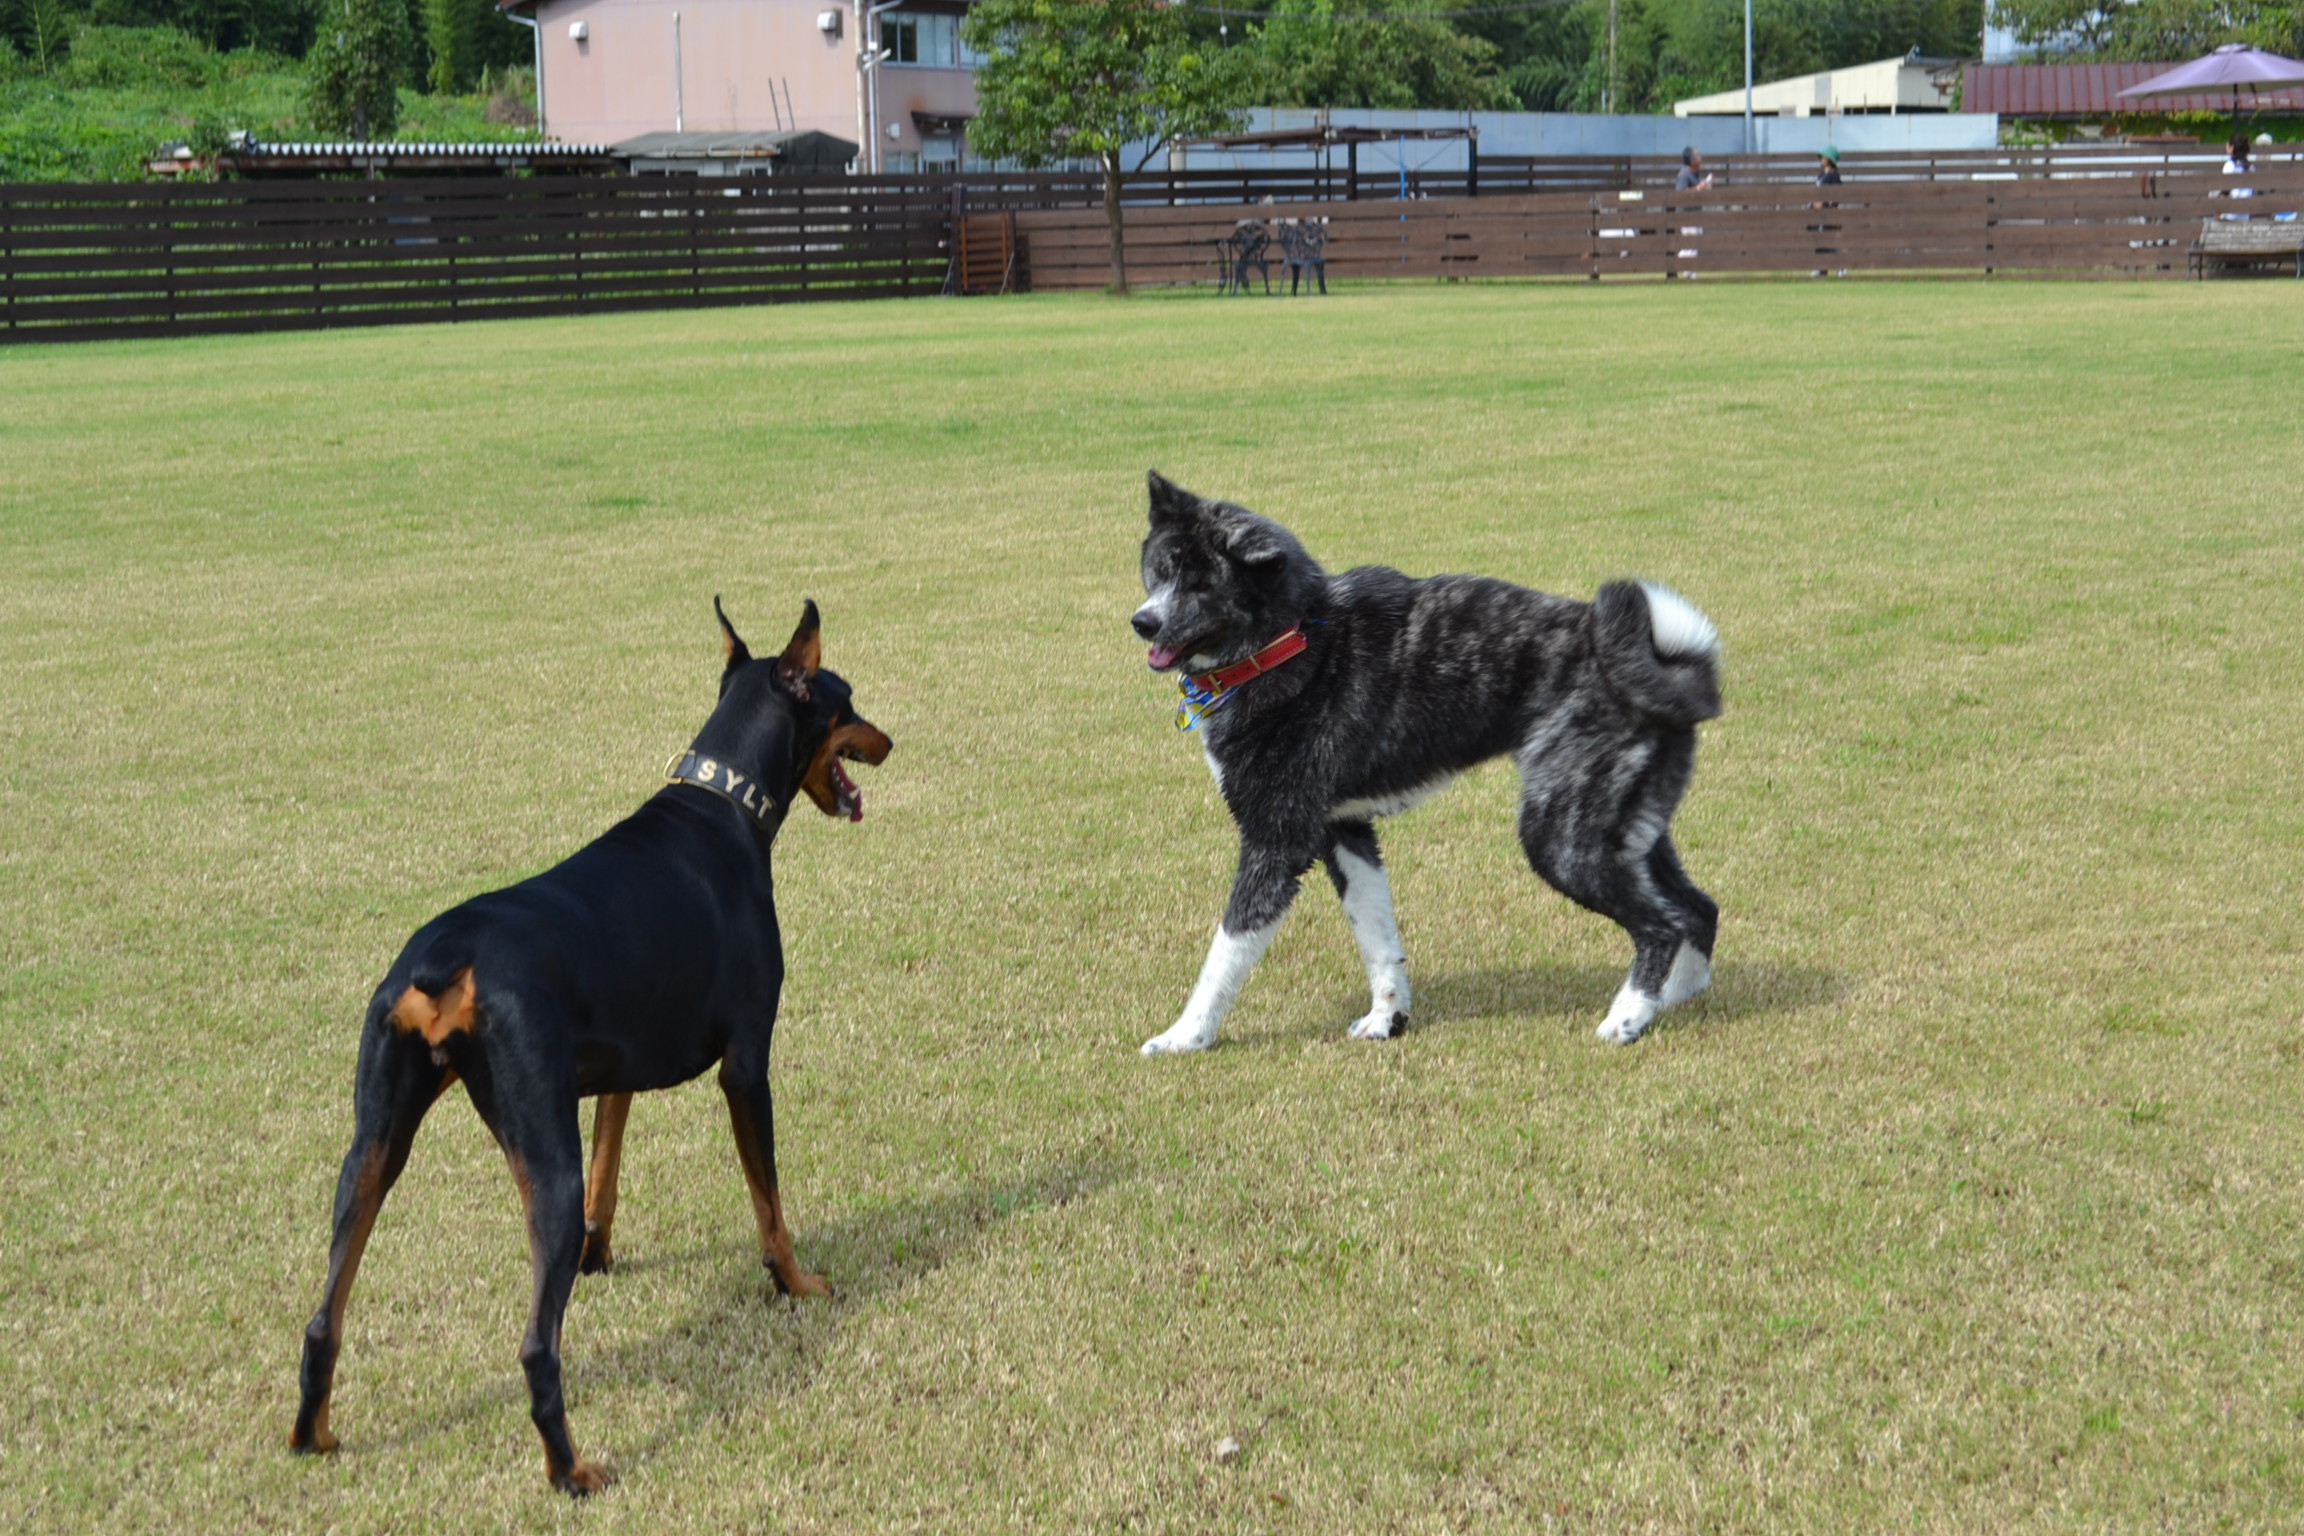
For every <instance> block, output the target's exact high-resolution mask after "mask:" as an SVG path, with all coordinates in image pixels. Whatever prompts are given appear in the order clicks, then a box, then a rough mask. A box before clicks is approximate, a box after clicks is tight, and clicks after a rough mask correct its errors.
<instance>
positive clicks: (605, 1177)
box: [576, 1093, 632, 1275]
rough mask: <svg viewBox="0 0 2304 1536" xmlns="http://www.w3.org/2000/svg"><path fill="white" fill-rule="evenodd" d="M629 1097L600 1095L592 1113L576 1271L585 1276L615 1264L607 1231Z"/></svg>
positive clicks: (612, 1219) (613, 1209) (613, 1212)
mask: <svg viewBox="0 0 2304 1536" xmlns="http://www.w3.org/2000/svg"><path fill="white" fill-rule="evenodd" d="M631 1113H632V1095H630V1094H628V1093H604V1094H602V1095H600V1100H599V1103H598V1104H597V1105H596V1106H595V1107H594V1109H593V1111H592V1174H591V1177H590V1178H588V1179H586V1180H585V1183H584V1258H583V1261H582V1262H581V1263H579V1264H578V1265H577V1266H576V1267H577V1269H578V1270H579V1271H581V1272H582V1273H584V1274H587V1275H597V1274H602V1273H604V1272H605V1271H606V1270H607V1269H608V1267H609V1266H610V1265H611V1264H614V1263H615V1262H616V1256H615V1254H614V1252H613V1251H612V1250H611V1249H610V1248H609V1246H608V1242H609V1229H610V1228H611V1227H613V1226H614V1225H615V1222H616V1176H617V1172H618V1170H620V1169H621V1168H622V1167H623V1165H624V1121H625V1118H626V1117H627V1116H629V1115H630V1114H631Z"/></svg>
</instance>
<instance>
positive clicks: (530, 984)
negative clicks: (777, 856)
mask: <svg viewBox="0 0 2304 1536" xmlns="http://www.w3.org/2000/svg"><path fill="white" fill-rule="evenodd" d="M713 611H714V612H715V613H719V612H720V605H719V600H718V599H717V598H715V599H714V600H713ZM720 631H721V638H722V640H723V642H724V644H725V647H726V650H727V664H726V666H725V667H724V668H723V669H722V671H721V674H720V701H719V704H718V705H717V706H716V707H715V708H714V709H713V711H712V716H711V718H710V719H708V720H707V721H705V722H704V728H703V729H702V730H701V731H699V732H697V734H696V739H695V742H694V744H693V745H692V746H691V747H690V748H689V749H688V751H687V752H686V753H685V754H684V755H683V756H681V757H680V758H678V759H676V760H675V761H674V762H673V763H672V765H671V766H670V768H669V769H668V770H667V774H666V778H667V782H666V784H665V785H664V787H663V788H662V789H660V790H658V791H657V792H656V794H655V795H654V796H653V797H652V798H650V799H649V800H648V801H647V803H646V804H644V805H642V806H641V807H640V809H639V810H637V811H635V812H634V813H633V814H632V815H631V816H629V817H627V818H626V819H625V820H623V821H622V822H619V823H618V824H617V825H616V826H614V827H612V828H610V829H609V831H608V832H607V834H606V835H605V836H603V837H601V838H600V839H599V840H598V841H597V842H594V843H592V844H591V845H589V846H588V847H586V848H584V849H582V850H581V851H579V852H578V853H576V854H575V855H574V856H573V857H571V858H570V859H568V860H567V861H566V862H565V863H562V864H559V865H556V866H555V867H553V868H551V869H549V870H546V871H545V872H544V873H543V874H540V875H537V876H536V877H535V878H533V879H530V880H524V881H522V882H521V883H520V884H518V885H514V886H508V887H506V888H505V889H503V890H500V891H492V892H490V893H489V894H487V895H485V896H478V897H475V898H473V899H472V900H470V901H468V902H465V903H464V904H463V905H462V906H459V907H455V908H453V909H451V910H450V911H447V912H444V913H442V914H441V915H440V916H438V917H436V918H434V919H433V920H432V921H431V922H429V923H426V924H425V925H424V926H423V927H422V928H420V929H418V930H417V931H416V935H415V937H413V938H411V939H410V940H409V941H408V943H407V946H406V947H405V948H404V949H402V950H401V952H400V958H399V959H397V960H395V961H394V962H393V963H392V969H391V970H390V971H389V972H387V973H386V974H385V977H384V980H383V982H382V984H381V985H379V986H378V987H377V989H376V993H375V996H374V997H373V998H371V999H370V1001H369V1004H368V1014H367V1020H366V1023H365V1024H364V1025H363V1026H362V1032H361V1036H360V1061H359V1067H358V1070H357V1074H356V1076H355V1078H354V1083H353V1092H352V1115H353V1132H352V1147H351V1150H350V1151H348V1152H347V1153H345V1155H344V1170H343V1173H342V1174H341V1176H340V1177H339V1178H338V1180H337V1183H336V1215H335V1235H334V1238H333V1240H332V1241H331V1243H330V1245H329V1249H328V1280H327V1286H326V1290H325V1292H324V1294H323V1296H322V1299H321V1303H320V1310H319V1311H318V1312H317V1313H315V1314H314V1315H313V1318H312V1322H311V1325H310V1326H309V1327H307V1328H306V1329H305V1330H304V1364H303V1373H302V1385H303V1401H302V1403H301V1405H300V1406H299V1407H298V1409H297V1411H296V1427H295V1430H294V1433H293V1434H292V1435H291V1437H290V1440H289V1444H290V1445H291V1446H293V1447H294V1448H295V1449H296V1450H298V1451H332V1450H334V1449H335V1448H336V1443H337V1442H336V1437H335V1436H334V1435H333V1434H331V1433H330V1432H329V1428H328V1394H329V1388H330V1385H331V1383H332V1381H333V1379H334V1376H335V1370H336V1354H337V1350H338V1348H339V1346H340V1345H341V1343H342V1340H343V1331H344V1305H345V1302H346V1300H347V1299H348V1298H349V1297H350V1295H351V1293H352V1280H353V1275H354V1272H355V1271H356V1270H358V1268H359V1266H360V1253H361V1250H362V1248H363V1247H365V1246H366V1244H367V1241H368V1234H369V1232H370V1230H371V1229H372V1228H373V1227H374V1225H375V1222H376V1213H377V1210H378V1208H379V1207H381V1206H382V1205H383V1203H384V1197H385V1195H386V1194H388V1193H389V1192H390V1191H391V1188H392V1183H393V1181H394V1180H395V1179H397V1178H398V1177H399V1176H400V1170H401V1168H402V1167H403V1166H405V1164H406V1163H407V1161H408V1148H409V1145H410V1143H411V1142H412V1141H414V1139H415V1136H416V1128H417V1126H418V1125H419V1124H420V1123H421V1122H422V1121H423V1119H424V1115H425V1112H426V1111H427V1110H429V1109H430V1108H431V1107H432V1105H433V1103H434V1102H435V1101H436V1100H437V1099H438V1098H439V1097H440V1095H441V1094H442V1093H444V1092H446V1091H447V1089H448V1087H449V1085H450V1084H452V1083H454V1082H456V1081H458V1080H459V1079H461V1080H462V1081H463V1083H464V1086H465V1090H466V1091H467V1092H468V1093H469V1094H470V1095H471V1098H472V1105H473V1108H475V1109H477V1110H478V1111H479V1112H480V1118H481V1119H482V1120H483V1121H485V1122H486V1123H487V1126H488V1129H489V1130H490V1131H491V1132H492V1133H493V1134H494V1135H495V1137H496V1140H497V1143H498V1144H499V1145H500V1146H501V1147H502V1148H503V1149H504V1157H505V1160H506V1161H507V1162H508V1163H509V1164H510V1165H511V1169H512V1180H513V1183H514V1184H515V1185H517V1186H518V1188H519V1191H520V1200H521V1203H522V1205H523V1206H524V1207H525V1208H526V1211H527V1216H528V1242H529V1248H530V1253H531V1257H532V1259H533V1261H534V1272H535V1301H534V1308H533V1310H532V1311H531V1312H530V1314H529V1318H528V1332H527V1336H526V1337H525V1338H524V1339H523V1340H522V1341H521V1344H520V1364H521V1366H522V1368H523V1369H524V1370H525V1371H526V1373H527V1376H528V1392H529V1413H530V1416H531V1417H532V1418H533V1419H534V1420H535V1422H536V1429H537V1432H538V1433H539V1434H541V1435H542V1436H543V1437H544V1470H545V1474H546V1475H547V1476H548V1477H550V1478H551V1480H552V1483H553V1485H554V1486H555V1487H558V1488H561V1489H564V1490H566V1491H567V1492H569V1493H572V1494H579V1495H581V1494H586V1493H590V1492H592V1491H594V1490H596V1489H598V1488H601V1487H603V1486H605V1484H606V1481H607V1479H606V1476H605V1474H603V1473H602V1472H601V1470H600V1469H599V1468H598V1467H597V1466H594V1465H591V1464H589V1463H587V1462H584V1461H582V1460H579V1459H578V1457H577V1454H576V1449H575V1447H574V1446H573V1445H571V1444H570V1443H569V1439H568V1420H567V1414H566V1411H565V1409H564V1407H563V1405H562V1401H561V1393H560V1321H561V1317H562V1315H563V1314H564V1313H565V1312H566V1310H567V1306H568V1295H569V1291H570V1290H571V1289H572V1288H573V1286H574V1284H575V1281H576V1273H577V1270H578V1268H579V1266H582V1267H584V1268H587V1269H603V1268H606V1267H607V1264H608V1260H609V1247H608V1236H609V1224H610V1220H611V1218H612V1216H613V1214H614V1211H615V1204H616V1169H617V1161H618V1157H619V1153H620V1150H621V1144H622V1140H623V1132H624V1119H625V1115H626V1113H627V1112H628V1111H629V1109H630V1107H631V1096H632V1095H633V1094H634V1093H640V1092H645V1091H647V1090H649V1089H651V1088H669V1087H672V1086H674V1085H675V1084H678V1083H684V1082H687V1081H689V1080H690V1079H691V1078H694V1077H697V1076H699V1075H700V1074H701V1073H703V1071H704V1070H705V1069H706V1068H707V1067H710V1066H712V1065H713V1064H714V1063H718V1065H719V1068H720V1088H721V1091H722V1092H723V1093H725V1094H726V1095H727V1097H728V1117H729V1119H730V1120H731V1121H732V1122H733V1124H734V1128H735V1132H736V1156H737V1159H738V1161H739V1162H741V1163H742V1164H743V1168H744V1178H745V1182H746V1183H747V1184H748V1185H750V1187H751V1191H752V1211H753V1215H754V1217H755V1219H756V1220H757V1222H758V1224H759V1229H760V1253H761V1257H762V1259H763V1261H764V1262H765V1263H766V1265H767V1268H768V1271H769V1273H770V1274H771V1275H772V1276H773V1277H774V1278H775V1282H776V1285H777V1288H778V1289H779V1290H782V1291H784V1292H785V1293H787V1294H790V1295H794V1296H821V1295H824V1294H827V1292H828V1289H829V1288H828V1287H827V1286H826V1285H825V1284H824V1282H823V1281H822V1280H820V1279H818V1278H817V1277H816V1276H814V1275H812V1274H810V1273H808V1272H807V1271H806V1270H804V1269H802V1268H801V1267H800V1261H799V1260H798V1259H797V1258H795V1257H794V1256H793V1252H792V1237H791V1234H790V1232H789V1231H788V1230H787V1229H786V1227H785V1225H784V1210H783V1205H782V1202H781V1201H780V1200H779V1199H778V1196H777V1191H776V1141H775V1134H774V1129H773V1120H772V1117H771V1110H770V1105H769V1097H768V1041H769V1036H770V1034H771V1033H772V1031H773V1030H774V1028H775V1024H776V1003H777V995H778V993H779V991H780V990H781V989H782V987H783V983H784V952H783V945H782V941H781V938H780V936H779V934H778V931H777V926H776V903H775V893H774V889H773V885H772V881H771V876H770V870H769V857H768V855H769V847H770V844H771V843H773V842H774V841H775V837H776V832H777V829H778V828H779V827H781V826H782V825H783V822H784V815H785V812H786V811H787V810H789V809H790V808H791V805H792V803H793V801H794V799H795V798H796V797H797V796H799V795H803V794H804V795H806V796H807V797H808V798H809V799H810V800H813V801H814V802H815V803H816V805H817V806H818V807H819V808H820V809H821V810H823V811H824V812H825V813H826V814H827V815H833V816H846V817H848V818H849V819H851V820H856V819H860V818H861V817H862V816H863V814H864V810H863V797H862V795H860V794H859V793H858V792H857V790H856V786H855V785H854V784H853V783H852V782H850V780H849V778H848V775H847V774H846V773H845V772H844V771H843V770H842V768H841V766H840V762H841V760H842V759H843V758H846V759H850V760H854V761H860V762H866V763H878V762H880V761H881V760H882V759H884V758H885V757H887V755H888V750H889V741H888V738H887V737H886V736H885V735H883V734H881V732H880V731H879V729H878V728H876V727H875V726H873V725H871V724H870V723H869V722H867V721H865V720H863V719H862V718H860V717H859V716H858V715H857V713H856V710H855V707H854V704H853V702H852V700H851V698H850V693H849V688H848V684H847V683H845V682H843V681H842V680H841V679H840V678H839V676H837V675H836V674H834V673H832V672H828V671H825V670H823V669H822V668H821V667H820V665H819V660H820V638H819V633H818V619H817V612H816V605H815V604H814V603H813V602H811V603H809V604H808V605H807V607H806V609H805V610H804V611H803V613H802V615H801V620H800V627H799V629H798V630H797V631H795V632H794V634H793V636H792V642H791V644H789V645H787V646H786V647H785V648H784V652H783V654H782V655H781V656H778V657H776V658H774V659H773V660H759V661H756V660H754V659H753V657H752V654H751V653H750V652H749V651H748V650H747V649H746V648H745V645H744V642H743V641H742V640H741V639H739V638H738V637H737V634H736V631H735V629H734V628H733V627H732V626H731V625H730V624H729V622H728V619H727V616H726V615H725V614H724V613H723V614H720ZM593 1094H597V1095H599V1098H600V1105H599V1110H598V1112H597V1116H596V1118H595V1122H594V1133H593V1139H594V1157H593V1163H592V1171H591V1182H590V1187H589V1189H588V1188H587V1185H586V1180H585V1169H584V1156H583V1142H582V1135H581V1133H580V1131H579V1130H578V1128H577V1122H576V1109H577V1100H578V1099H580V1098H582V1097H585V1096H587V1095H593ZM588 1206H589V1210H587V1207H588ZM588 1218H589V1220H588ZM588 1226H589V1228H590V1231H589V1241H588V1240H587V1236H588V1234H587V1227H588Z"/></svg>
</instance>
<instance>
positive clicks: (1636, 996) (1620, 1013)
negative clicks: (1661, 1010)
mask: <svg viewBox="0 0 2304 1536" xmlns="http://www.w3.org/2000/svg"><path fill="white" fill-rule="evenodd" d="M1657 1012H1658V1009H1657V1006H1656V999H1654V998H1652V997H1650V996H1648V995H1647V994H1646V993H1644V992H1635V991H1633V990H1632V988H1631V987H1630V986H1626V987H1625V988H1624V989H1623V990H1622V991H1620V992H1618V993H1617V994H1616V1001H1615V1004H1614V1005H1613V1006H1611V1007H1610V1008H1609V1010H1608V1017H1606V1018H1604V1019H1602V1020H1601V1021H1600V1027H1599V1028H1598V1029H1596V1030H1594V1031H1593V1033H1594V1034H1596V1035H1598V1036H1599V1037H1600V1038H1601V1039H1603V1040H1605V1041H1607V1042H1608V1043H1609V1044H1611V1045H1630V1044H1631V1043H1632V1042H1633V1041H1635V1040H1637V1039H1639V1038H1640V1037H1641V1036H1642V1035H1644V1034H1646V1033H1647V1032H1648V1026H1649V1025H1651V1024H1653V1023H1655V1022H1656V1014H1657Z"/></svg>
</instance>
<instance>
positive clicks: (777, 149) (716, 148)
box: [612, 128, 856, 175]
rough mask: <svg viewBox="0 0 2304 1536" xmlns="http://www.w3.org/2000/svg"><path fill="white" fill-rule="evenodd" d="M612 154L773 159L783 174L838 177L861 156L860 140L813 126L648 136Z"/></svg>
mask: <svg viewBox="0 0 2304 1536" xmlns="http://www.w3.org/2000/svg"><path fill="white" fill-rule="evenodd" d="M612 153H613V154H614V155H615V156H616V158H617V159H619V160H624V161H636V160H653V161H674V162H679V161H705V160H761V161H774V162H775V163H776V167H777V169H778V170H780V171H785V172H803V173H804V172H810V171H822V172H824V173H826V174H829V175H837V174H839V173H840V171H841V169H842V168H843V167H844V166H846V165H847V164H848V162H849V161H851V160H853V159H855V158H856V141H855V140H854V139H843V138H841V137H840V136H839V135H838V134H832V133H819V132H818V131H817V130H815V129H813V128H782V129H764V130H759V131H740V130H735V129H728V130H723V131H721V132H717V133H643V134H641V135H640V136H639V137H638V138H633V139H626V140H624V141H623V142H621V143H619V144H617V145H616V146H615V148H614V150H613V151H612Z"/></svg>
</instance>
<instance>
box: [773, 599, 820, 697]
mask: <svg viewBox="0 0 2304 1536" xmlns="http://www.w3.org/2000/svg"><path fill="white" fill-rule="evenodd" d="M801 602H802V604H803V606H802V607H801V609H800V627H799V628H798V629H796V630H794V631H792V643H791V644H789V645H787V646H785V647H784V654H783V655H781V656H779V657H777V658H776V677H777V680H778V681H780V682H782V683H783V684H784V686H785V687H786V688H788V689H790V690H791V691H792V697H794V698H796V699H805V698H807V697H808V682H809V679H811V678H813V677H814V676H815V675H816V668H817V667H818V666H819V665H821V664H822V662H823V658H824V638H823V636H822V635H821V634H820V633H819V632H818V631H819V629H820V628H821V626H822V623H823V621H822V619H821V618H819V617H818V615H817V612H816V599H814V598H812V597H810V598H803V599H802V600H801Z"/></svg>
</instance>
